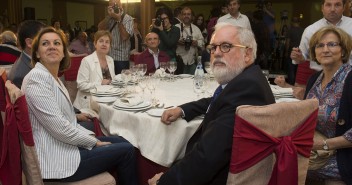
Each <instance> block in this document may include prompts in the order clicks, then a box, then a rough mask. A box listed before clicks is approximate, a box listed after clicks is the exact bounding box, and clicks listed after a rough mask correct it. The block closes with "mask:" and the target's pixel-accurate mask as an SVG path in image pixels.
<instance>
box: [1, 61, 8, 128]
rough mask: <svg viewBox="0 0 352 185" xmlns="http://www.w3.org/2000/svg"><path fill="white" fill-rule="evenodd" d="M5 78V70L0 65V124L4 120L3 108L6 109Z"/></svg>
mask: <svg viewBox="0 0 352 185" xmlns="http://www.w3.org/2000/svg"><path fill="white" fill-rule="evenodd" d="M6 80H7V77H6V70H5V69H4V68H1V67H0V124H3V122H4V121H5V109H6V98H5V82H6Z"/></svg>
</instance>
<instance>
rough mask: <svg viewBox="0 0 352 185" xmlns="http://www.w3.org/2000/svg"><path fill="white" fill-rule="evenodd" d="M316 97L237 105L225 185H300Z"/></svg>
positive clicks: (310, 135)
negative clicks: (264, 103) (269, 103)
mask: <svg viewBox="0 0 352 185" xmlns="http://www.w3.org/2000/svg"><path fill="white" fill-rule="evenodd" d="M317 113H318V100H316V99H310V100H303V101H298V102H282V103H276V104H271V105H266V106H249V105H245V106H240V107H238V108H237V110H236V115H235V127H234V133H233V145H232V156H231V162H230V171H229V174H228V179H227V184H228V185H281V184H285V185H297V184H298V185H304V184H305V179H306V174H307V170H308V159H309V156H310V151H311V149H312V146H313V137H314V130H315V126H316V121H317Z"/></svg>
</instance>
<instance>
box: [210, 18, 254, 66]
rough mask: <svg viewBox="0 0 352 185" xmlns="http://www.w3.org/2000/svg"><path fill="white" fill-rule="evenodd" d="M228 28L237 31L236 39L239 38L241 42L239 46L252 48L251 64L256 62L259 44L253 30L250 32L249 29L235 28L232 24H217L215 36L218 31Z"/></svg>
mask: <svg viewBox="0 0 352 185" xmlns="http://www.w3.org/2000/svg"><path fill="white" fill-rule="evenodd" d="M227 26H230V27H233V28H235V29H236V30H237V35H236V36H235V37H237V38H238V40H239V42H240V43H239V44H241V45H244V46H247V47H248V48H252V61H251V62H254V60H255V59H256V57H257V42H256V41H255V37H254V34H253V32H252V31H251V30H249V29H247V28H243V27H239V26H235V25H233V24H230V23H226V22H221V23H218V24H216V26H215V31H214V34H213V36H214V35H215V33H216V32H217V30H219V29H221V28H224V27H227Z"/></svg>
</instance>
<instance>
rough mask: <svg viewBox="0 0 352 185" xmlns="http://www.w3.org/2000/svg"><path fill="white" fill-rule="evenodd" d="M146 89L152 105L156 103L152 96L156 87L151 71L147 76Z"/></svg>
mask: <svg viewBox="0 0 352 185" xmlns="http://www.w3.org/2000/svg"><path fill="white" fill-rule="evenodd" d="M147 89H148V90H149V92H150V96H151V102H152V105H154V104H155V103H156V99H155V98H154V95H155V89H156V78H155V77H154V76H153V75H152V74H151V73H150V74H149V76H148V77H147Z"/></svg>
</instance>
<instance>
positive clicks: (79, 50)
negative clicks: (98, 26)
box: [68, 31, 91, 55]
mask: <svg viewBox="0 0 352 185" xmlns="http://www.w3.org/2000/svg"><path fill="white" fill-rule="evenodd" d="M87 39H88V35H87V33H86V32H83V31H81V32H79V34H78V36H77V37H76V39H75V40H73V41H72V42H71V44H70V46H69V49H68V50H69V51H70V52H72V53H73V54H77V55H79V54H91V50H90V48H89V45H88V41H87Z"/></svg>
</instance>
